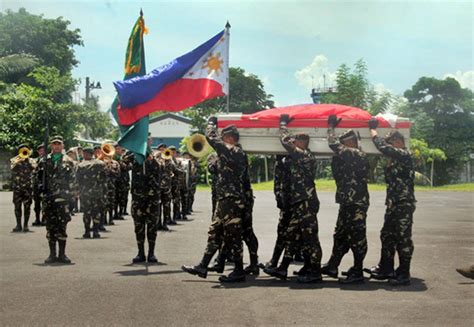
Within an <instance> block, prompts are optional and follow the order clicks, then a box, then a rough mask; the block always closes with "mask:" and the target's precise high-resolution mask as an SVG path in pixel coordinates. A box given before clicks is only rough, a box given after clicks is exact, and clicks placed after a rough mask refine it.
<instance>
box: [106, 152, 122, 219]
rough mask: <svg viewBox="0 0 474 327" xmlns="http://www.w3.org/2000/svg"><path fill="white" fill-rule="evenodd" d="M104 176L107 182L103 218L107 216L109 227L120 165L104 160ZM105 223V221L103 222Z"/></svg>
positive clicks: (114, 203) (115, 198) (115, 199)
mask: <svg viewBox="0 0 474 327" xmlns="http://www.w3.org/2000/svg"><path fill="white" fill-rule="evenodd" d="M104 162H105V176H106V180H107V192H106V206H105V212H104V214H105V215H104V218H106V217H107V213H108V214H109V225H112V224H113V216H114V215H113V211H114V210H115V208H116V201H117V180H118V179H119V178H120V164H119V163H118V161H116V160H113V159H105V161H104ZM104 221H105V220H104Z"/></svg>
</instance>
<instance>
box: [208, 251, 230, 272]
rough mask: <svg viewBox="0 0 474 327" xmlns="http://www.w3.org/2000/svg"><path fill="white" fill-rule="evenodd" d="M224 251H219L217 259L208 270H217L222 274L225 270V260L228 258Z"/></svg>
mask: <svg viewBox="0 0 474 327" xmlns="http://www.w3.org/2000/svg"><path fill="white" fill-rule="evenodd" d="M224 252H225V251H220V252H219V255H218V256H217V259H216V261H215V262H214V265H213V266H211V267H209V268H207V270H208V271H215V272H217V273H219V274H222V273H223V272H224V268H225V260H226V257H227V256H226V254H225V253H224Z"/></svg>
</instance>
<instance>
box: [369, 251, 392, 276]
mask: <svg viewBox="0 0 474 327" xmlns="http://www.w3.org/2000/svg"><path fill="white" fill-rule="evenodd" d="M393 265H394V258H388V257H387V256H386V255H384V254H383V253H382V256H381V258H380V262H379V264H378V265H377V266H373V267H371V268H369V269H367V268H365V269H364V271H365V272H366V273H368V274H370V278H373V279H376V280H386V279H391V278H394V277H395V272H394V270H393Z"/></svg>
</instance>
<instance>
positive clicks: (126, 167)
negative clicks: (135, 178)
mask: <svg viewBox="0 0 474 327" xmlns="http://www.w3.org/2000/svg"><path fill="white" fill-rule="evenodd" d="M115 159H116V161H117V162H118V163H119V166H120V176H119V177H118V178H117V181H116V184H115V187H116V189H117V192H116V196H117V198H116V202H115V219H117V218H119V219H120V218H122V215H123V214H124V213H125V212H126V211H127V202H128V192H129V190H130V174H129V171H130V169H132V164H131V162H130V160H129V159H128V158H125V157H124V156H121V157H120V156H117V157H116V158H115Z"/></svg>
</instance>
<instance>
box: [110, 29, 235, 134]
mask: <svg viewBox="0 0 474 327" xmlns="http://www.w3.org/2000/svg"><path fill="white" fill-rule="evenodd" d="M228 58H229V33H228V30H227V29H225V30H223V31H222V32H220V33H219V34H217V35H216V36H214V37H213V38H211V39H210V40H208V41H207V42H205V43H203V44H201V45H200V46H199V47H197V48H196V49H194V50H192V51H191V52H188V53H186V54H185V55H183V56H181V57H179V58H176V59H174V60H173V61H171V62H170V63H168V64H166V65H164V66H161V67H159V68H157V69H155V70H153V71H152V72H151V73H149V74H147V75H144V76H138V77H135V78H132V79H128V80H123V81H117V82H114V86H115V89H116V90H117V93H118V97H119V99H120V105H119V107H118V108H117V114H118V118H119V121H120V124H121V125H131V124H133V123H135V122H136V121H138V120H140V118H143V117H145V116H147V115H149V114H150V113H152V112H155V111H181V110H183V109H186V108H188V107H191V106H193V105H196V104H198V103H200V102H202V101H204V100H207V99H212V98H215V97H218V96H224V95H226V94H228V93H229V61H228Z"/></svg>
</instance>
